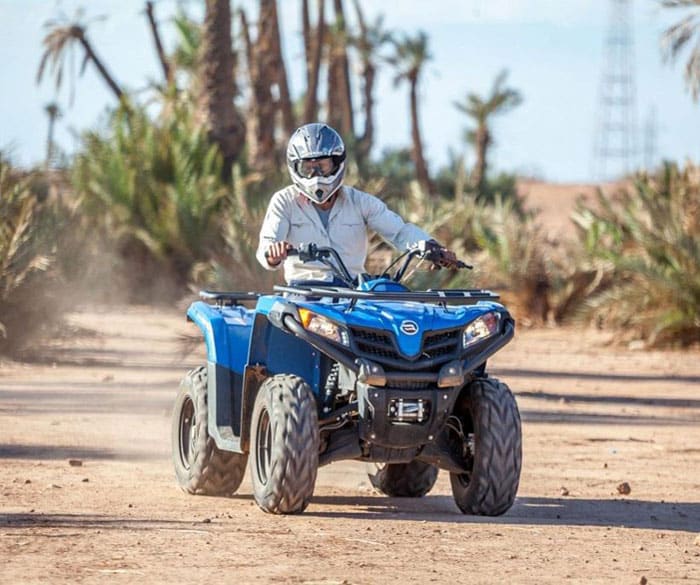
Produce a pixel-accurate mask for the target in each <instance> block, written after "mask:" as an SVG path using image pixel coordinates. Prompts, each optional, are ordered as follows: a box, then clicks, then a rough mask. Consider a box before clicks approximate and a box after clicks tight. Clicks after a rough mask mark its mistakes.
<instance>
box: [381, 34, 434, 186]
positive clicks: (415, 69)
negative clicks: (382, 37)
mask: <svg viewBox="0 0 700 585" xmlns="http://www.w3.org/2000/svg"><path fill="white" fill-rule="evenodd" d="M392 43H393V45H394V54H393V55H391V56H390V57H389V58H388V61H389V63H391V64H392V65H393V66H394V67H396V69H397V73H396V76H395V77H394V85H398V84H399V83H401V82H402V81H407V82H408V83H409V94H410V95H409V97H410V108H411V138H412V151H411V158H412V159H413V164H414V165H415V166H416V178H417V179H418V183H419V185H420V186H421V188H422V189H423V191H424V192H426V193H428V194H430V195H434V189H433V184H432V181H431V180H430V175H429V173H428V166H427V164H426V162H425V157H424V155H423V143H422V141H421V135H420V127H419V125H418V79H419V77H420V74H421V71H422V70H423V66H424V65H425V63H426V62H427V61H429V60H430V59H431V58H432V56H431V55H430V53H428V36H427V35H426V34H425V32H423V31H420V32H419V33H418V35H417V36H416V37H414V38H411V37H409V36H407V35H404V36H403V38H402V39H401V40H400V41H399V40H396V39H392Z"/></svg>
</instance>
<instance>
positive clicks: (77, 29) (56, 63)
mask: <svg viewBox="0 0 700 585" xmlns="http://www.w3.org/2000/svg"><path fill="white" fill-rule="evenodd" d="M81 16H82V14H81V13H78V16H77V18H76V19H75V21H73V22H66V20H65V19H63V18H62V19H60V20H52V21H49V22H47V23H46V27H47V28H48V29H49V32H48V33H47V34H46V36H45V37H44V41H43V45H44V54H43V55H42V56H41V62H40V63H39V69H38V71H37V82H40V81H41V79H42V77H43V75H44V71H45V69H46V65H47V64H48V63H49V62H50V63H51V71H52V72H53V73H54V76H55V81H56V89H58V88H59V87H60V86H61V82H62V81H63V72H64V67H65V64H66V55H67V54H68V53H72V50H73V47H74V46H75V45H76V44H78V45H80V46H81V47H82V49H83V51H84V53H85V54H84V56H83V63H82V66H81V68H80V73H81V75H82V73H83V72H84V71H85V68H86V67H87V64H88V63H89V62H91V61H92V63H93V64H94V65H95V67H96V68H97V71H98V72H99V74H100V76H101V77H102V79H103V80H104V82H105V83H106V84H107V85H108V86H109V88H110V90H112V93H113V94H114V95H115V96H116V98H117V99H118V100H121V98H122V96H123V95H124V92H123V91H122V89H121V87H119V85H118V84H117V82H116V81H115V80H114V78H113V77H112V75H111V74H110V73H109V71H108V70H107V68H106V66H105V64H104V63H103V62H102V60H101V59H100V58H99V57H98V56H97V53H96V52H95V49H94V48H93V46H92V43H91V42H90V40H89V39H88V37H87V30H86V28H87V25H86V24H81V23H79V22H78V20H79V19H80V18H81Z"/></svg>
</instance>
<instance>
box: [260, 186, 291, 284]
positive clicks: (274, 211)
mask: <svg viewBox="0 0 700 585" xmlns="http://www.w3.org/2000/svg"><path fill="white" fill-rule="evenodd" d="M283 193H284V192H283V191H279V192H277V193H275V194H274V195H273V196H272V199H271V200H270V204H269V205H268V207H267V212H266V213H265V219H264V220H263V224H262V227H261V228H260V237H259V239H258V250H257V252H256V254H255V257H256V258H257V259H258V262H260V264H261V265H262V267H263V268H265V269H266V270H279V269H280V268H281V267H282V265H283V264H284V262H280V263H279V264H278V265H277V266H270V265H269V264H268V263H267V259H266V258H265V252H266V251H267V249H268V248H269V246H270V244H273V243H274V242H281V241H283V240H286V239H287V237H288V235H289V213H288V211H287V209H286V207H287V205H288V202H287V201H285V199H284V197H283V196H282V195H283Z"/></svg>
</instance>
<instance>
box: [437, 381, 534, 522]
mask: <svg viewBox="0 0 700 585" xmlns="http://www.w3.org/2000/svg"><path fill="white" fill-rule="evenodd" d="M469 391H470V399H469V411H470V415H471V423H472V426H473V434H474V439H473V444H472V445H470V449H473V454H472V455H473V457H471V458H470V459H469V461H470V463H471V471H470V472H468V473H451V474H450V483H451V484H452V494H453V496H454V499H455V502H456V503H457V506H459V509H460V510H462V512H464V513H465V514H476V515H481V516H499V515H501V514H503V513H504V512H506V511H507V510H508V509H509V508H510V507H511V506H512V505H513V502H514V501H515V495H516V493H517V491H518V484H519V482H520V469H521V466H522V436H521V429H520V413H519V412H518V405H517V404H516V402H515V398H514V397H513V394H512V393H511V391H510V389H509V388H508V386H506V385H505V384H503V383H502V382H499V381H498V380H496V379H495V378H479V379H477V380H475V381H474V382H472V383H471V385H470V387H469Z"/></svg>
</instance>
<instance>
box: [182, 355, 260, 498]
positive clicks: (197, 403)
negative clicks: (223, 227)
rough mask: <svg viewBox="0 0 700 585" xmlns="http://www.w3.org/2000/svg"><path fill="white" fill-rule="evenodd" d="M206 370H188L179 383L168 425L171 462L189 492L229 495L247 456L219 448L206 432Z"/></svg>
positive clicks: (239, 479)
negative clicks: (169, 425)
mask: <svg viewBox="0 0 700 585" xmlns="http://www.w3.org/2000/svg"><path fill="white" fill-rule="evenodd" d="M207 420H208V411H207V370H206V368H204V367H199V368H197V369H194V370H191V371H190V372H188V373H187V375H186V376H185V378H184V379H183V380H182V383H181V384H180V392H179V393H178V395H177V399H176V400H175V407H174V408H173V420H172V428H171V439H172V453H173V464H174V466H175V476H176V477H177V483H178V484H179V485H180V487H181V488H182V489H183V490H184V491H186V492H188V493H190V494H200V495H206V496H231V495H233V494H234V493H235V492H236V490H237V489H238V487H239V486H240V485H241V482H242V481H243V476H244V475H245V467H246V463H247V460H248V456H247V455H245V454H243V453H233V452H230V451H222V450H221V449H219V448H218V447H217V446H216V443H215V442H214V439H212V438H211V437H210V436H209V433H208V432H207Z"/></svg>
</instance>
